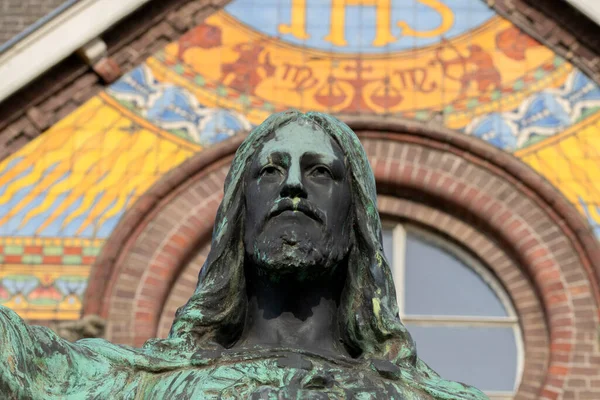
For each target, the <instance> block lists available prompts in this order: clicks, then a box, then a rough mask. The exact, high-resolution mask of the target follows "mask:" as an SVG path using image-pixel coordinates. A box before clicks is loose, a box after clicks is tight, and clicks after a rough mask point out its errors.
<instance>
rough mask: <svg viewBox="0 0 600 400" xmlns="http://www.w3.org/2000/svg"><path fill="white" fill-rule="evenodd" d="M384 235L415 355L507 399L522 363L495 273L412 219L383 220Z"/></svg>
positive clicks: (495, 396)
mask: <svg viewBox="0 0 600 400" xmlns="http://www.w3.org/2000/svg"><path fill="white" fill-rule="evenodd" d="M383 242H384V251H385V253H386V257H387V258H388V260H389V262H390V264H391V266H392V274H393V276H394V283H395V285H396V294H397V297H398V306H399V310H400V317H401V318H402V321H403V322H404V324H405V325H406V327H407V328H408V330H409V331H410V333H411V334H412V336H413V338H414V340H415V341H416V343H417V352H418V355H419V357H420V358H421V359H422V360H423V361H425V362H426V363H427V364H428V365H429V366H431V367H432V368H433V369H434V370H435V371H437V372H438V373H439V374H440V375H441V376H443V377H444V378H447V379H451V380H456V381H460V382H464V383H467V384H471V385H473V386H475V387H477V388H479V389H481V390H483V391H484V392H486V394H487V395H488V396H489V397H490V399H512V398H513V396H514V393H515V392H516V389H517V387H518V384H519V380H520V376H521V369H522V367H521V366H522V353H523V352H522V341H521V333H520V329H519V323H518V319H517V315H516V313H515V311H514V309H513V307H512V304H511V301H510V300H509V298H508V296H507V295H506V293H505V292H504V290H503V289H502V287H501V286H500V284H499V283H498V282H497V280H496V279H495V278H494V276H493V275H492V274H491V273H490V272H489V271H488V269H487V268H486V267H485V266H483V265H482V264H481V262H480V261H479V260H477V259H475V258H474V257H473V256H471V255H470V254H469V253H468V252H467V251H465V250H464V249H462V248H460V247H459V246H457V245H456V244H454V243H452V242H451V241H449V240H447V239H445V238H443V237H441V236H439V235H435V234H433V233H431V232H428V231H425V230H423V229H420V228H417V227H414V226H411V225H403V224H397V225H388V226H386V227H385V228H384V233H383Z"/></svg>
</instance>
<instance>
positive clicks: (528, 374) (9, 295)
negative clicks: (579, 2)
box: [0, 0, 600, 399]
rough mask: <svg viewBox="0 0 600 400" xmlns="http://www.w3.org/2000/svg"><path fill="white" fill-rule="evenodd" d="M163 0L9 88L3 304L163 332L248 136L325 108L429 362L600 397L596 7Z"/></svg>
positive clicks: (485, 386) (565, 394)
mask: <svg viewBox="0 0 600 400" xmlns="http://www.w3.org/2000/svg"><path fill="white" fill-rule="evenodd" d="M157 3H158V2H157V1H150V2H149V3H148V4H145V5H140V6H139V8H137V10H136V11H133V14H131V15H130V16H129V17H127V18H126V19H125V20H123V21H122V22H120V23H119V24H117V25H114V26H112V27H110V28H107V29H106V30H105V31H104V32H103V33H102V35H99V37H102V40H99V41H97V42H94V43H96V44H98V43H101V45H103V46H105V48H104V49H103V50H102V51H101V52H100V55H99V56H93V57H92V56H90V54H92V53H94V52H93V50H90V49H91V48H92V47H90V46H88V47H87V50H88V51H87V52H85V51H84V52H83V53H84V54H83V56H82V52H81V51H80V52H79V56H75V55H70V56H68V57H66V58H65V59H64V60H62V61H60V63H59V64H57V65H56V66H55V67H54V68H53V69H50V70H48V71H46V72H44V73H43V74H42V75H41V76H40V77H39V78H36V79H35V80H32V81H31V82H30V83H29V85H28V86H24V87H23V88H21V89H20V90H19V91H16V92H15V93H12V94H10V97H6V98H5V100H4V101H3V102H0V140H2V141H3V149H2V153H1V157H2V160H1V161H0V304H2V305H5V306H7V307H10V308H12V309H13V310H15V311H17V312H18V313H19V315H21V316H22V317H23V318H24V319H25V320H27V321H31V322H32V323H41V324H45V325H48V324H52V323H55V322H56V321H75V320H79V319H81V318H82V316H86V315H100V316H101V317H102V318H104V319H105V320H106V321H107V329H106V334H105V336H106V338H107V339H108V340H110V341H113V342H115V343H122V344H129V345H135V346H141V345H142V344H143V343H144V342H145V340H147V339H148V338H151V337H165V336H166V335H167V334H168V330H169V327H170V323H171V321H172V320H173V317H174V313H175V310H176V309H177V308H178V307H179V306H181V305H182V304H183V303H184V302H185V301H186V300H187V299H188V298H189V297H190V295H191V293H192V292H193V290H194V288H195V284H196V279H197V274H198V271H199V270H200V268H201V266H202V264H203V262H204V260H205V258H206V255H207V254H208V250H209V246H210V237H211V233H212V224H213V220H214V217H215V214H216V211H217V207H218V204H219V202H220V200H221V196H222V189H223V183H224V179H225V176H226V173H227V170H228V167H229V164H230V162H231V159H232V157H233V154H234V153H235V150H236V148H237V146H238V145H239V144H240V143H241V141H242V140H243V138H244V137H245V135H246V134H247V132H249V131H250V130H251V129H252V127H253V126H256V125H258V124H260V123H261V122H262V121H263V120H264V119H265V118H266V117H267V116H268V115H270V114H272V113H274V112H279V111H284V110H287V109H290V108H294V109H299V110H301V111H310V110H316V111H321V112H327V113H330V114H333V115H336V116H338V118H340V119H341V120H343V121H345V122H346V123H348V124H349V126H350V127H351V128H353V129H354V130H355V131H356V132H357V134H358V135H359V137H360V138H361V140H362V141H363V144H364V147H365V149H366V151H367V154H368V156H369V158H370V160H371V163H372V167H373V170H374V172H375V176H376V179H377V185H378V193H379V195H380V197H379V212H380V214H381V216H382V220H383V221H384V224H385V227H386V230H385V233H384V238H383V241H384V248H385V249H386V253H387V256H388V258H390V259H391V260H392V264H393V266H394V279H395V283H396V289H397V292H398V298H399V306H400V312H401V317H402V319H403V321H404V322H405V323H406V325H407V326H408V327H409V330H410V331H411V333H413V335H414V336H415V338H416V340H417V343H418V345H419V350H420V356H421V358H423V359H424V361H426V362H429V363H430V364H431V365H432V367H433V368H434V369H435V370H439V372H440V373H441V374H442V375H444V376H445V377H446V374H456V375H455V376H448V378H449V379H454V380H462V381H465V382H466V383H470V384H473V385H475V386H478V387H481V388H482V390H485V391H486V393H488V395H489V396H490V398H492V399H513V398H514V399H538V398H540V399H598V398H600V373H599V371H600V243H598V239H599V238H600V159H599V157H600V156H599V155H600V86H599V85H600V62H599V58H598V54H597V47H596V50H594V46H593V42H591V40H593V39H591V38H590V37H591V36H590V35H591V34H590V32H591V33H594V32H597V29H598V26H597V25H595V24H594V23H593V22H591V21H590V20H588V19H585V17H583V16H582V15H580V14H578V13H577V12H576V11H575V10H574V9H569V10H567V11H563V10H562V9H559V8H556V7H553V6H552V4H553V2H548V5H546V6H541V5H535V6H534V4H533V3H534V2H528V1H525V0H513V1H504V0H496V1H487V2H486V1H482V0H361V1H356V0H327V1H323V0H286V1H284V0H253V1H251V0H233V1H231V2H229V3H227V4H224V3H223V4H222V3H221V2H219V1H213V2H209V1H204V0H193V1H192V0H187V1H184V0H177V1H172V2H162V3H161V4H157ZM166 3H168V4H166ZM536 7H537V8H536ZM540 7H541V8H540ZM68 10H69V8H65V11H64V12H68ZM594 29H596V30H594ZM595 40H597V38H596V39H595ZM16 45H18V43H17V44H16ZM101 47H102V46H101ZM4 51H5V53H6V54H8V52H10V48H8V49H4ZM94 54H95V53H94ZM1 56H2V54H1V53H0V68H2V58H1ZM82 59H83V60H84V61H85V62H83V61H81V60H82ZM436 346H440V347H439V349H438V347H436ZM427 349H429V350H427ZM428 357H429V358H428ZM457 369H458V370H460V371H458V372H457V371H456V370H457ZM445 371H448V372H447V373H445ZM469 380H471V381H469Z"/></svg>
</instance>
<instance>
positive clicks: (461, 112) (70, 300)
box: [0, 0, 600, 320]
mask: <svg viewBox="0 0 600 400" xmlns="http://www.w3.org/2000/svg"><path fill="white" fill-rule="evenodd" d="M288 108H297V109H300V110H319V111H325V112H330V113H334V114H335V113H343V114H361V115H364V114H375V115H377V114H379V115H384V114H385V115H394V116H398V117H402V118H410V119H414V120H419V121H427V120H430V119H438V120H441V121H443V123H444V125H445V126H446V127H448V128H451V129H454V130H456V131H460V132H463V133H464V134H465V135H471V136H475V137H478V138H480V139H482V140H485V141H487V142H489V143H491V144H493V145H494V146H496V147H498V148H501V149H503V150H505V151H507V152H510V153H513V154H514V155H515V156H516V157H519V158H520V159H522V160H523V161H524V162H526V163H527V164H529V165H530V166H531V167H533V168H534V169H535V170H537V171H538V172H539V173H540V174H541V175H543V176H544V177H546V179H548V180H549V181H550V182H551V183H553V184H554V185H555V186H556V187H557V188H558V189H559V190H560V191H562V193H563V194H564V195H565V196H566V198H567V199H569V200H570V201H571V203H572V204H574V205H575V207H577V209H578V210H579V211H580V212H581V214H582V215H583V216H585V217H586V218H587V219H588V221H589V222H590V224H591V225H592V226H593V227H594V229H595V231H596V233H597V235H600V168H599V164H598V159H599V157H598V154H600V139H598V136H597V135H595V132H597V131H598V129H599V128H600V113H599V112H598V111H599V109H600V88H599V87H598V86H597V85H596V84H595V83H594V82H592V81H591V80H590V79H588V78H587V77H586V76H585V75H584V74H583V73H581V71H579V70H578V69H577V68H575V67H574V66H573V65H571V64H570V63H568V62H566V61H565V60H563V59H562V58H560V57H559V56H557V55H556V54H555V53H554V52H553V51H551V50H550V49H548V48H547V47H545V46H543V45H541V44H540V43H538V42H536V41H535V40H533V39H532V38H530V37H529V36H526V35H525V34H524V33H522V32H521V31H520V30H519V29H518V28H516V27H515V26H514V25H513V24H512V23H511V22H509V21H507V20H505V19H503V18H501V17H500V16H498V15H497V14H495V13H494V11H492V10H491V9H490V8H488V7H487V5H486V4H485V3H484V2H483V1H481V0H444V1H441V0H280V1H278V0H252V1H251V0H234V1H233V2H231V3H230V4H229V5H228V6H227V7H225V9H223V10H221V11H219V12H217V13H215V14H213V15H211V16H210V17H209V18H207V19H206V20H205V21H204V22H203V23H202V24H201V25H198V26H196V27H195V28H193V29H191V30H190V31H189V32H187V33H186V34H184V35H183V36H182V37H181V38H180V39H179V40H178V41H176V42H173V43H170V44H169V45H167V46H166V47H164V48H163V49H161V50H160V51H158V52H157V53H156V54H154V55H153V56H152V57H150V58H148V59H147V60H146V61H145V62H144V63H143V64H141V65H140V66H138V67H137V68H135V69H134V70H132V71H130V72H129V73H128V74H126V75H125V76H123V77H122V78H121V79H120V80H119V81H117V82H116V83H114V84H113V85H111V86H110V87H109V88H108V89H107V90H105V91H104V92H102V93H101V94H99V95H97V96H96V97H94V98H92V99H91V100H89V101H88V102H87V103H85V104H84V105H82V106H81V107H80V108H79V109H77V110H76V111H75V112H73V113H72V114H70V115H69V116H67V117H66V118H64V119H63V120H62V121H60V122H59V123H57V124H56V125H55V126H53V127H52V128H51V129H49V130H48V131H47V132H46V133H44V134H43V135H41V136H40V137H38V138H37V139H36V140H34V141H33V142H31V143H29V144H28V145H27V146H25V147H24V148H22V149H21V150H19V151H18V152H16V153H15V154H13V155H12V156H10V157H9V158H7V159H6V160H4V161H3V162H2V163H1V164H0V262H1V263H2V264H1V265H0V304H4V305H7V306H9V307H11V308H13V309H15V310H16V311H17V312H18V313H19V314H20V315H21V316H23V317H24V318H26V319H37V320H39V319H76V318H79V316H80V313H81V308H82V304H81V301H82V297H83V294H84V292H85V290H86V288H87V283H88V277H89V273H90V266H91V265H92V264H93V263H94V261H95V258H96V255H97V254H98V253H99V250H100V249H101V247H102V245H103V244H104V242H105V240H106V239H107V237H108V236H109V235H110V233H111V232H112V230H113V229H114V227H115V226H116V224H117V223H118V221H119V220H120V218H121V217H122V216H123V214H124V212H125V211H126V210H127V209H128V208H130V207H131V205H132V204H133V203H134V202H135V201H136V199H137V198H138V197H139V196H140V195H141V194H142V193H144V192H145V191H146V190H147V189H148V188H149V187H150V186H151V185H152V184H153V183H154V182H156V181H157V180H158V179H159V178H160V177H161V176H163V175H164V174H165V173H166V172H167V171H169V170H171V169H173V168H174V167H175V166H177V165H179V164H180V163H181V162H183V161H184V160H186V159H188V158H189V157H190V156H191V155H192V154H194V153H195V152H198V151H202V150H203V149H206V148H209V147H210V146H212V145H214V144H215V143H218V142H221V141H223V140H224V139H227V138H229V137H231V136H232V135H234V134H236V132H240V131H246V130H248V129H250V128H251V127H252V126H253V125H256V124H258V123H260V122H261V121H262V120H263V119H264V118H265V117H266V116H267V115H269V114H270V113H272V112H275V111H280V110H285V109H288Z"/></svg>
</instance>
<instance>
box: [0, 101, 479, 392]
mask: <svg viewBox="0 0 600 400" xmlns="http://www.w3.org/2000/svg"><path fill="white" fill-rule="evenodd" d="M0 362H1V363H2V364H1V365H0V394H1V395H0V398H9V399H12V398H15V399H21V398H24V399H29V398H33V399H58V398H61V399H62V398H69V399H96V398H98V399H142V398H143V399H191V398H198V399H238V398H239V399H247V398H251V399H338V398H349V399H398V400H400V399H407V400H408V399H485V398H486V396H485V395H484V394H483V393H481V392H480V391H478V390H477V389H475V388H472V387H469V386H467V385H463V384H460V383H455V382H450V381H446V380H444V379H442V378H440V377H439V376H438V375H437V374H436V373H435V372H434V371H432V370H431V369H430V368H429V367H428V366H427V365H426V364H425V363H423V362H422V361H421V360H419V358H418V357H417V353H416V348H415V345H414V343H413V341H412V339H411V337H410V334H409V333H408V331H407V330H406V328H405V327H404V326H403V325H402V323H401V321H400V319H399V317H398V309H397V305H396V295H395V290H394V284H393V281H392V276H391V272H390V268H389V265H388V262H387V261H386V259H385V257H384V254H383V248H382V241H381V222H380V219H379V214H378V212H377V205H376V191H375V180H374V177H373V172H372V171H371V168H370V166H369V162H368V160H367V157H366V155H365V152H364V150H363V148H362V146H361V144H360V142H359V140H358V138H357V137H356V135H355V134H354V132H352V130H350V128H348V127H347V126H346V125H345V124H343V123H341V122H340V121H338V120H336V119H335V118H333V117H330V116H328V115H324V114H320V113H308V114H301V113H298V112H294V111H289V112H285V113H281V114H276V115H273V116H271V117H270V118H269V119H267V120H266V121H265V122H264V123H263V124H261V125H260V126H258V127H257V128H256V129H254V131H253V132H252V133H251V134H250V135H249V136H248V138H247V139H246V140H245V141H244V143H243V144H242V145H241V146H240V148H239V149H238V151H237V153H236V155H235V158H234V160H233V163H232V166H231V170H230V172H229V175H228V177H227V180H226V182H225V193H224V198H223V202H222V203H221V206H220V208H219V212H218V214H217V218H216V222H215V227H214V231H213V239H212V247H211V251H210V254H209V256H208V258H207V261H206V263H205V265H204V266H203V268H202V270H201V272H200V276H199V279H198V286H197V288H196V291H195V293H194V295H193V296H192V297H191V298H190V300H189V301H188V302H187V304H186V305H184V306H183V307H181V308H180V309H179V310H178V312H177V316H176V318H175V321H174V323H173V326H172V328H171V332H170V334H169V337H168V338H167V339H152V340H149V341H148V342H146V344H145V345H144V346H143V347H142V348H140V349H137V348H131V347H126V346H118V345H114V344H111V343H109V342H106V341H104V340H101V339H83V340H79V341H78V342H76V343H70V342H68V341H66V340H64V339H61V338H60V337H58V336H57V335H56V334H54V333H53V332H52V331H50V330H49V329H46V328H43V327H37V326H28V325H26V324H25V323H24V322H23V321H22V320H21V319H20V318H19V317H18V316H17V315H16V314H15V313H14V312H12V311H10V310H8V309H6V308H3V307H0Z"/></svg>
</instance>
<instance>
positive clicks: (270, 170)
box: [260, 165, 279, 176]
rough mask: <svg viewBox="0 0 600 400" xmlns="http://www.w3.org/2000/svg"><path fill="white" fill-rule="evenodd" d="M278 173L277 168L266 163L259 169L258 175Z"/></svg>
mask: <svg viewBox="0 0 600 400" xmlns="http://www.w3.org/2000/svg"><path fill="white" fill-rule="evenodd" d="M278 173H279V170H278V169H277V168H276V167H274V166H272V165H266V166H264V167H263V169H261V170H260V176H275V175H277V174H278Z"/></svg>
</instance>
